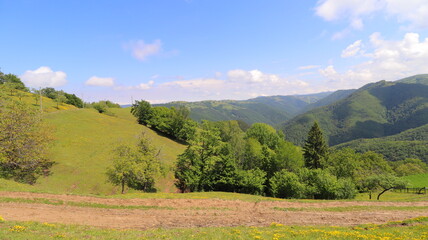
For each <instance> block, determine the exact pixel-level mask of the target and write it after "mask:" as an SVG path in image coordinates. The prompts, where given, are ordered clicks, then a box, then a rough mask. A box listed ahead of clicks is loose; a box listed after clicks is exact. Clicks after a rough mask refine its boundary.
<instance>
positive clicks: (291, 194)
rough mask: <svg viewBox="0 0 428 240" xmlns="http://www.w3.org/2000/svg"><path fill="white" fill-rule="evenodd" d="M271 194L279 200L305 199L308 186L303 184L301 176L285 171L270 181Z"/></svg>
mask: <svg viewBox="0 0 428 240" xmlns="http://www.w3.org/2000/svg"><path fill="white" fill-rule="evenodd" d="M269 181H270V187H271V192H272V195H273V196H274V197H279V198H305V197H307V195H308V194H307V192H306V189H307V186H306V185H305V184H304V183H302V182H301V180H300V178H299V176H298V175H297V174H295V173H293V172H289V171H287V170H285V169H283V170H281V171H279V172H276V173H275V175H274V176H273V177H272V178H271V179H270V180H269Z"/></svg>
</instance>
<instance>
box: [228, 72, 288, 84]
mask: <svg viewBox="0 0 428 240" xmlns="http://www.w3.org/2000/svg"><path fill="white" fill-rule="evenodd" d="M227 77H228V79H229V80H230V81H234V82H236V81H242V82H248V83H262V82H278V81H279V77H278V76H277V75H275V74H265V73H263V72H261V71H259V70H251V71H245V70H241V69H235V70H230V71H228V72H227Z"/></svg>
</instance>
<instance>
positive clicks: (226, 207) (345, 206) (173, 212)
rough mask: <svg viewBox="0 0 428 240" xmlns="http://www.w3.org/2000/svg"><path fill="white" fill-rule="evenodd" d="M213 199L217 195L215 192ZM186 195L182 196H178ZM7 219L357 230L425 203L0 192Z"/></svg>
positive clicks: (412, 212) (423, 210) (426, 208)
mask: <svg viewBox="0 0 428 240" xmlns="http://www.w3.org/2000/svg"><path fill="white" fill-rule="evenodd" d="M213 194H215V193H213ZM178 195H186V194H178ZM0 214H1V216H2V217H3V218H4V219H6V220H12V221H37V222H49V223H61V224H81V225H88V226H96V227H105V228H115V229H140V230H142V229H155V228H193V227H233V226H258V227H264V226H269V225H271V224H272V223H273V222H275V223H280V224H284V225H325V226H356V225H360V224H385V223H387V222H389V221H403V220H406V219H409V218H416V217H423V216H428V201H415V202H377V201H370V202H369V201H310V202H300V201H286V200H272V199H265V200H262V201H243V200H224V199H218V198H209V199H190V198H188V199H179V198H177V199H159V198H158V199H151V198H146V199H137V198H133V199H120V198H99V197H91V196H73V195H53V194H41V193H25V192H0Z"/></svg>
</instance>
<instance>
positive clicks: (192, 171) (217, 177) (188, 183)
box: [174, 121, 236, 192]
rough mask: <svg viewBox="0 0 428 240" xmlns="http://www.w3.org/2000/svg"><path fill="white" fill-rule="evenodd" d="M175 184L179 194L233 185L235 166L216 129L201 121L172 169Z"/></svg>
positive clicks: (228, 187) (221, 188)
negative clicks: (179, 191)
mask: <svg viewBox="0 0 428 240" xmlns="http://www.w3.org/2000/svg"><path fill="white" fill-rule="evenodd" d="M174 174H175V178H176V183H175V185H176V186H177V188H179V189H180V190H181V191H182V192H186V191H191V192H193V191H212V190H230V189H231V188H232V186H233V185H234V181H235V175H236V163H235V162H234V159H233V158H231V151H230V148H229V147H228V146H227V144H226V143H224V142H222V141H221V138H220V132H219V130H218V129H217V128H216V127H215V126H214V125H213V124H211V123H210V122H207V121H204V122H203V123H202V126H201V129H199V132H198V133H197V134H196V136H195V138H194V139H193V140H192V141H190V143H189V146H188V147H187V149H186V150H185V151H184V153H183V154H181V155H179V156H178V159H177V164H176V167H175V171H174Z"/></svg>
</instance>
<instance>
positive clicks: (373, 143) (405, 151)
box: [335, 124, 428, 163]
mask: <svg viewBox="0 0 428 240" xmlns="http://www.w3.org/2000/svg"><path fill="white" fill-rule="evenodd" d="M344 147H350V148H353V149H356V150H357V151H358V152H366V151H374V152H377V153H380V154H382V155H384V156H385V158H386V159H388V160H390V161H397V160H403V159H405V158H418V159H421V160H422V161H424V162H426V163H428V124H425V125H423V126H421V127H417V128H412V129H409V130H406V131H404V132H401V133H399V134H396V135H392V136H388V137H383V138H372V139H357V140H353V141H349V142H346V143H342V144H339V145H336V146H335V148H339V149H340V148H344Z"/></svg>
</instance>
